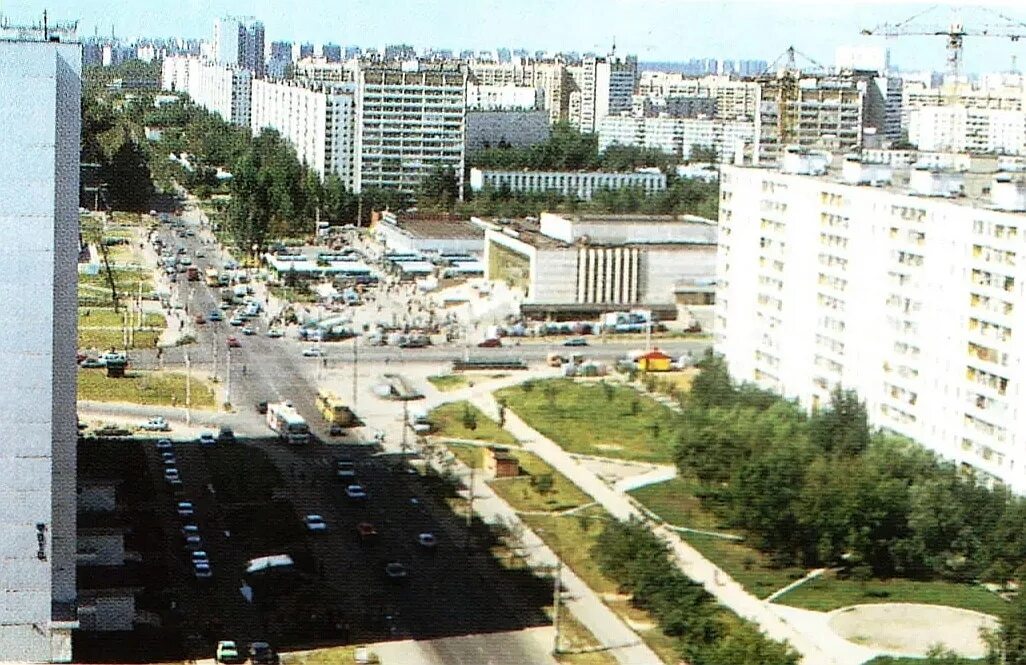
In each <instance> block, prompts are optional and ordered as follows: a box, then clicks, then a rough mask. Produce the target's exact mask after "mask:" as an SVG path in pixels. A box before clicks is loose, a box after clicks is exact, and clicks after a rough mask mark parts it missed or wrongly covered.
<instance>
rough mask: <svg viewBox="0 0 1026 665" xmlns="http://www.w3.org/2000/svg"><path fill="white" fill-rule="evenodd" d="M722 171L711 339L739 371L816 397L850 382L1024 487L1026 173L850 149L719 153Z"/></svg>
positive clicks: (902, 429)
mask: <svg viewBox="0 0 1026 665" xmlns="http://www.w3.org/2000/svg"><path fill="white" fill-rule="evenodd" d="M720 182H721V206H720V225H721V235H720V249H719V255H718V260H717V283H718V291H717V298H716V300H717V302H716V308H717V311H716V325H715V328H716V349H717V351H719V352H720V353H723V354H724V355H725V356H726V359H727V362H728V365H729V368H730V371H731V373H732V375H733V376H734V377H735V378H737V379H739V380H746V381H753V382H755V383H757V384H758V385H760V386H762V387H764V388H769V389H772V390H775V391H778V392H780V393H782V394H784V395H787V396H790V397H796V398H798V399H799V400H800V401H801V402H802V403H803V404H804V405H806V406H808V407H813V408H814V407H816V406H819V405H823V404H825V403H826V401H827V400H828V399H829V392H830V390H831V389H832V388H833V387H834V386H837V385H841V386H843V387H846V388H851V389H854V390H856V391H857V392H858V393H859V395H860V396H861V398H862V399H864V400H865V401H866V404H867V408H868V411H869V415H870V420H871V422H872V424H874V425H876V426H879V427H883V428H886V429H889V430H892V431H895V432H898V433H900V434H903V435H905V436H908V437H910V438H912V439H915V440H916V441H918V442H920V443H921V444H923V445H924V446H926V447H928V448H931V449H933V450H934V451H936V452H937V453H939V454H940V455H942V456H943V457H945V458H948V459H951V460H954V461H955V462H956V463H958V464H960V465H962V466H963V467H964V468H971V469H973V470H975V472H976V473H977V474H978V475H979V476H981V477H983V478H985V479H990V480H995V481H1000V482H1003V483H1005V484H1007V485H1009V486H1010V487H1011V488H1012V489H1013V490H1014V491H1016V492H1019V493H1022V492H1024V491H1026V450H1024V446H1026V438H1024V436H1023V433H1022V428H1021V427H1018V426H1017V413H1018V412H1019V411H1020V410H1022V408H1023V407H1024V405H1026V386H1024V380H1026V376H1024V375H1023V364H1022V358H1021V351H1020V350H1019V348H1018V347H1017V346H1016V345H1015V344H1014V343H1013V340H1014V339H1015V335H1016V334H1017V333H1016V331H1017V330H1019V329H1020V328H1022V327H1023V326H1026V318H1024V317H1026V299H1024V279H1026V274H1023V270H1024V267H1023V266H1024V262H1023V261H1021V260H1018V259H1017V255H1018V254H1021V253H1022V249H1021V243H1022V237H1023V235H1022V234H1023V233H1026V229H1024V228H1023V227H1024V224H1026V214H1024V212H1026V185H1024V184H1023V183H1020V182H1013V181H1012V180H1011V178H1010V177H1008V176H999V177H997V178H995V177H994V176H993V175H977V174H973V173H954V172H938V171H936V170H932V169H915V168H913V169H912V170H908V169H899V170H895V171H893V173H892V172H891V170H890V168H889V167H882V166H869V165H865V164H858V163H857V162H853V161H848V162H846V163H845V164H844V167H843V169H842V172H841V174H840V175H839V176H838V174H837V173H836V172H834V171H828V172H826V173H823V174H822V175H799V174H794V173H790V174H789V173H783V172H781V171H778V170H770V169H765V168H743V167H734V166H726V167H724V168H723V170H722V172H721V180H720ZM874 182H875V183H876V184H875V186H874V184H873V183H874ZM987 191H989V195H988V194H985V192H987Z"/></svg>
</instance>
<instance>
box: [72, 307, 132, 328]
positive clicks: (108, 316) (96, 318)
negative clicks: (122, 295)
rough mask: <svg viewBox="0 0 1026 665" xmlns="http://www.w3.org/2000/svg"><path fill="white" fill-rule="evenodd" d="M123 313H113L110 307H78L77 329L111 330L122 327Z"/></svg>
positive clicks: (122, 311) (123, 321)
mask: <svg viewBox="0 0 1026 665" xmlns="http://www.w3.org/2000/svg"><path fill="white" fill-rule="evenodd" d="M124 323H125V311H124V310H121V311H120V312H117V313H115V312H114V309H113V308H111V307H80V308H79V309H78V327H79V328H111V327H118V326H121V325H124Z"/></svg>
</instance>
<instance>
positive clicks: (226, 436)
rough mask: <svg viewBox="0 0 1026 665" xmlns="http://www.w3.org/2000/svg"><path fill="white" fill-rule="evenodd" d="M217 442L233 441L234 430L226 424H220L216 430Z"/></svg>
mask: <svg viewBox="0 0 1026 665" xmlns="http://www.w3.org/2000/svg"><path fill="white" fill-rule="evenodd" d="M217 442H218V443H235V430H233V429H232V428H231V427H229V426H228V425H221V428H220V429H219V430H218V431H217Z"/></svg>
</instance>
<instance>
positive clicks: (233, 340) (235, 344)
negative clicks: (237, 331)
mask: <svg viewBox="0 0 1026 665" xmlns="http://www.w3.org/2000/svg"><path fill="white" fill-rule="evenodd" d="M228 346H230V347H232V348H236V349H237V348H239V347H240V346H242V343H241V342H239V338H238V337H235V336H234V335H233V336H232V337H229V338H228Z"/></svg>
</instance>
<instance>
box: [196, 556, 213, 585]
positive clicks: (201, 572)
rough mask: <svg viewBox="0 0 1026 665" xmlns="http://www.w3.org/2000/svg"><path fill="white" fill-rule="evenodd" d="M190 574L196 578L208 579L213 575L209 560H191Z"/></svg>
mask: <svg viewBox="0 0 1026 665" xmlns="http://www.w3.org/2000/svg"><path fill="white" fill-rule="evenodd" d="M192 574H193V575H195V576H196V579H198V580H209V579H210V578H211V577H213V576H214V571H213V570H211V568H210V562H209V561H193V562H192Z"/></svg>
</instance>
